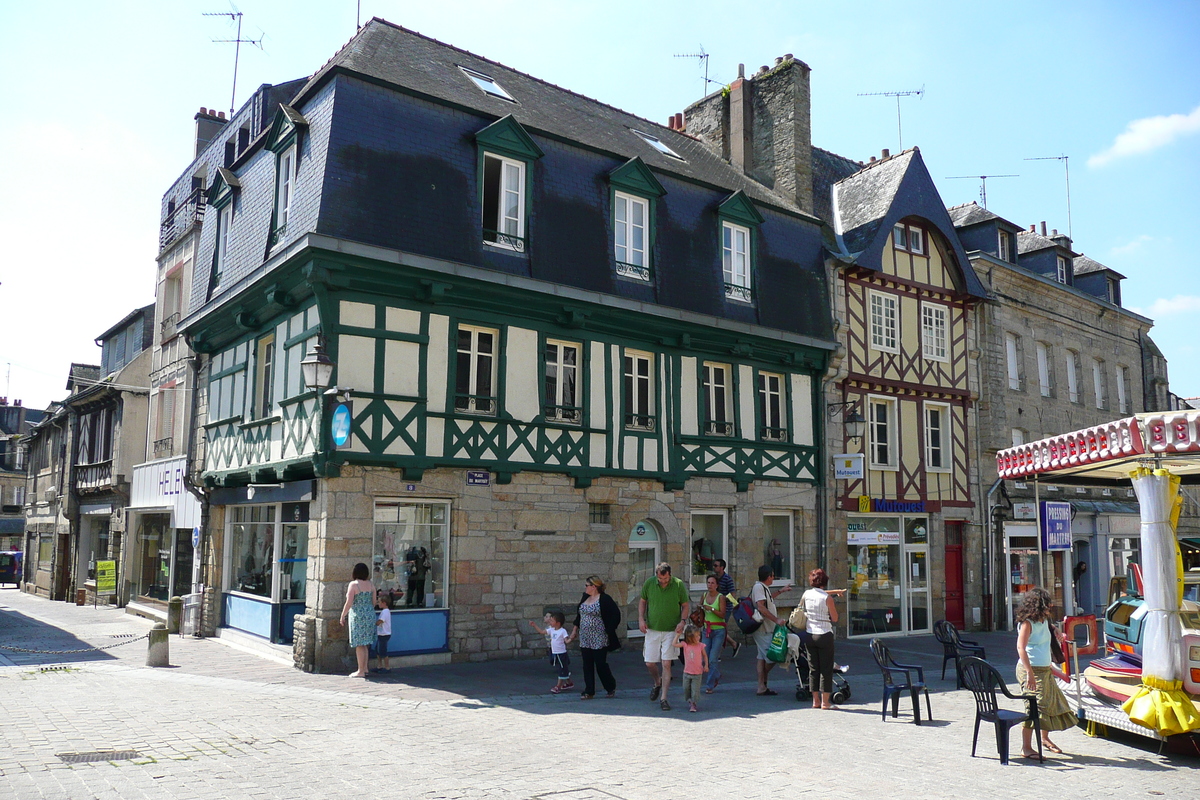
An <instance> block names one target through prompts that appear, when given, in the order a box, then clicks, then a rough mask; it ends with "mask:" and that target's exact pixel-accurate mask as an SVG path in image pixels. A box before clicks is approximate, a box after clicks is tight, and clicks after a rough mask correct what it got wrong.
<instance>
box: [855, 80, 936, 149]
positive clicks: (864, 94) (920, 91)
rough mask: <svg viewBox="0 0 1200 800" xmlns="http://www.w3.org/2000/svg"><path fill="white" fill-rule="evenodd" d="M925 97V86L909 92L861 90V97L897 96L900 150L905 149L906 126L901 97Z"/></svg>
mask: <svg viewBox="0 0 1200 800" xmlns="http://www.w3.org/2000/svg"><path fill="white" fill-rule="evenodd" d="M913 95H916V96H917V97H923V96H924V95H925V86H924V85H922V86H921V88H920V89H915V90H912V91H908V92H859V93H858V96H859V97H894V98H896V133H897V134H898V135H899V138H900V150H901V151H903V150H904V128H903V126H901V124H900V98H901V97H912V96H913Z"/></svg>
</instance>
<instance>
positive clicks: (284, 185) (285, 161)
mask: <svg viewBox="0 0 1200 800" xmlns="http://www.w3.org/2000/svg"><path fill="white" fill-rule="evenodd" d="M295 183H296V148H295V147H289V148H288V149H287V150H285V151H284V153H283V155H281V156H280V157H279V175H278V177H277V186H276V189H275V192H276V194H275V237H276V240H277V241H278V238H279V237H280V236H281V235H282V234H283V232H284V231H285V230H286V229H287V223H288V217H289V216H290V215H291V211H292V195H293V193H294V188H295Z"/></svg>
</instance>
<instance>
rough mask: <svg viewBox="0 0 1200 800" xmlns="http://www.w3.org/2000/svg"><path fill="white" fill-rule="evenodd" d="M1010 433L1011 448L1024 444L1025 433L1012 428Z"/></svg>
mask: <svg viewBox="0 0 1200 800" xmlns="http://www.w3.org/2000/svg"><path fill="white" fill-rule="evenodd" d="M1010 433H1011V435H1012V446H1013V447H1016V446H1018V445H1022V444H1025V431H1023V430H1021V429H1020V428H1013V429H1012V430H1011V431H1010Z"/></svg>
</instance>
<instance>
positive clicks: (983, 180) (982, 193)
mask: <svg viewBox="0 0 1200 800" xmlns="http://www.w3.org/2000/svg"><path fill="white" fill-rule="evenodd" d="M1019 177H1021V176H1020V175H947V176H946V180H948V181H957V180H963V179H970V180H978V181H979V199H980V200H982V201H983V207H984V208H987V179H988V178H1019Z"/></svg>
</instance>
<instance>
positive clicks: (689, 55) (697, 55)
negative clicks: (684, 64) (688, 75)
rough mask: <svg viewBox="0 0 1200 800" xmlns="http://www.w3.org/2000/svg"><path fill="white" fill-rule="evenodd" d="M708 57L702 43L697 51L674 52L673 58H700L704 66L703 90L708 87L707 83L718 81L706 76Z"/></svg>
mask: <svg viewBox="0 0 1200 800" xmlns="http://www.w3.org/2000/svg"><path fill="white" fill-rule="evenodd" d="M708 57H709V54H708V53H706V52H704V45H700V52H699V53H676V54H675V58H698V59H700V64H701V65H702V66H703V67H704V88H705V90H707V89H708V85H709V84H710V83H720V81H714V80H712V79H711V78H709V77H708Z"/></svg>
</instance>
